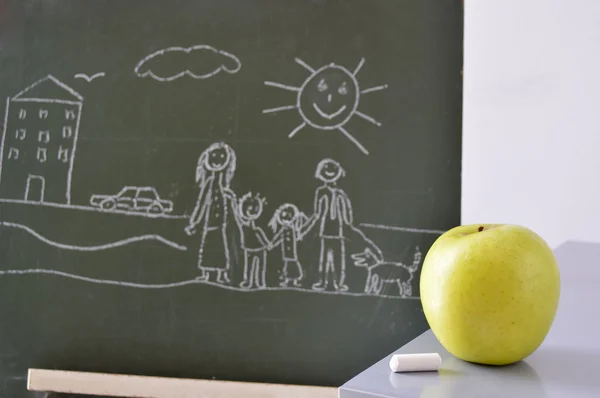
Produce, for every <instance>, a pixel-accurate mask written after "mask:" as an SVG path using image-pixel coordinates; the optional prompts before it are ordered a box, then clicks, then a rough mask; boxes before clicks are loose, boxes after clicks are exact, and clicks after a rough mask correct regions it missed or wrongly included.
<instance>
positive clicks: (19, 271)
mask: <svg viewBox="0 0 600 398" xmlns="http://www.w3.org/2000/svg"><path fill="white" fill-rule="evenodd" d="M36 274H47V275H53V276H61V277H65V278H71V279H76V280H80V281H84V282H89V283H96V284H102V285H113V286H120V287H128V288H138V289H170V288H179V287H184V286H190V285H209V286H214V287H218V288H220V289H227V290H233V291H238V292H261V291H297V292H306V293H317V292H315V291H312V290H309V289H304V288H298V287H287V288H277V287H266V288H264V289H253V290H248V289H244V288H240V287H236V286H227V285H221V284H219V283H215V282H210V281H201V280H198V279H192V280H184V281H179V282H172V283H162V284H146V283H135V282H123V281H116V280H110V279H99V278H90V277H86V276H82V275H76V274H71V273H68V272H62V271H56V270H51V269H44V268H31V269H10V270H0V276H26V275H36ZM318 293H320V294H338V293H337V292H332V291H322V292H318ZM344 295H347V296H354V297H369V296H371V297H373V295H370V294H365V293H351V292H347V293H344ZM376 297H378V298H389V299H412V300H420V298H419V297H399V296H393V295H390V296H387V295H379V296H376Z"/></svg>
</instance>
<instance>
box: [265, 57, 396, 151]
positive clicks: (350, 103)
mask: <svg viewBox="0 0 600 398" xmlns="http://www.w3.org/2000/svg"><path fill="white" fill-rule="evenodd" d="M296 63H298V64H299V65H301V66H302V67H304V68H305V69H306V70H308V71H309V72H310V75H309V76H308V78H306V80H304V83H302V85H301V86H300V87H294V86H288V85H285V84H281V83H276V82H270V81H266V82H265V85H267V86H271V87H276V88H280V89H283V90H287V91H295V92H296V93H297V94H296V104H295V105H284V106H279V107H276V108H270V109H264V110H263V113H276V112H280V111H287V110H297V111H298V113H299V115H300V117H301V118H302V123H301V124H299V125H298V126H296V127H295V128H294V129H293V130H292V132H291V133H289V134H288V137H289V138H293V137H294V136H295V135H296V134H297V133H298V132H300V131H301V130H302V129H304V128H305V127H307V126H309V127H313V128H316V129H319V130H324V131H330V130H337V131H339V132H340V133H342V135H343V136H344V137H346V138H347V139H348V140H349V141H350V142H352V143H353V144H354V145H355V146H356V147H357V148H358V149H359V150H360V151H361V152H363V153H364V154H365V155H368V154H369V151H368V150H367V148H365V147H364V146H363V145H362V144H361V143H360V141H359V140H357V139H356V137H354V136H353V135H352V134H350V133H349V132H348V131H347V130H346V128H345V126H346V124H347V123H348V122H349V121H350V119H352V117H353V116H358V117H360V118H361V119H364V120H366V121H367V122H369V123H372V124H374V125H376V126H378V127H379V126H381V123H379V122H378V121H377V120H375V119H373V118H372V117H371V116H369V115H366V114H364V113H362V112H360V111H359V110H358V103H359V100H360V97H361V95H363V94H367V93H372V92H375V91H379V90H383V89H386V88H387V85H386V84H383V85H381V86H376V87H370V88H366V89H363V90H361V89H360V88H359V84H358V80H357V78H356V75H357V74H358V72H359V71H360V70H361V68H362V66H363V64H364V63H365V60H364V58H362V59H361V60H360V62H359V63H358V65H357V66H356V68H355V69H354V71H353V72H350V71H349V70H348V69H346V68H344V67H343V66H340V65H336V64H333V63H332V64H329V65H325V66H323V67H321V68H319V69H316V70H315V69H314V68H312V67H311V66H310V65H308V64H306V63H305V62H304V61H302V60H301V59H299V58H296Z"/></svg>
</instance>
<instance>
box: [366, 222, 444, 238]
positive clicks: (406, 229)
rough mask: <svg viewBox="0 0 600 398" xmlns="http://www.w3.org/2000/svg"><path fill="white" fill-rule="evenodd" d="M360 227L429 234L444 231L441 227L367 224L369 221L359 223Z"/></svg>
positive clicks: (439, 233)
mask: <svg viewBox="0 0 600 398" xmlns="http://www.w3.org/2000/svg"><path fill="white" fill-rule="evenodd" d="M360 226H361V227H365V228H374V229H383V230H387V231H399V232H413V233H418V234H431V235H442V234H443V233H445V232H446V231H444V230H441V229H423V228H407V227H395V226H391V225H379V224H369V223H361V224H360Z"/></svg>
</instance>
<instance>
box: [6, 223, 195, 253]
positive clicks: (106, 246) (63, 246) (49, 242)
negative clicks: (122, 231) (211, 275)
mask: <svg viewBox="0 0 600 398" xmlns="http://www.w3.org/2000/svg"><path fill="white" fill-rule="evenodd" d="M0 225H2V226H4V227H8V228H16V229H20V230H23V231H25V232H27V233H29V234H30V235H32V236H34V237H35V238H37V239H39V240H40V241H42V242H44V243H46V244H47V245H50V246H54V247H57V248H59V249H65V250H74V251H81V252H94V251H100V250H106V249H114V248H117V247H120V246H125V245H129V244H131V243H136V242H142V241H146V240H156V241H158V242H160V243H163V244H164V245H167V246H169V247H171V248H173V249H176V250H180V251H186V250H187V247H185V246H182V245H179V244H177V243H175V242H173V241H170V240H168V239H165V238H163V237H162V236H160V235H140V236H132V237H131V238H127V239H123V240H119V241H116V242H111V243H106V244H103V245H95V246H75V245H67V244H64V243H59V242H55V241H53V240H50V239H48V238H46V237H45V236H43V235H41V234H40V233H38V232H37V231H35V230H33V229H32V228H29V227H28V226H26V225H22V224H18V223H12V222H7V221H0Z"/></svg>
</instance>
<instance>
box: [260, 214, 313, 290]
mask: <svg viewBox="0 0 600 398" xmlns="http://www.w3.org/2000/svg"><path fill="white" fill-rule="evenodd" d="M307 221H308V217H307V216H306V215H305V214H304V213H302V212H301V211H300V210H298V208H297V207H296V206H295V205H293V204H291V203H286V204H283V205H281V206H279V208H278V209H277V210H276V211H275V214H273V217H272V218H271V220H270V221H269V227H270V228H271V230H272V231H273V233H274V234H275V235H274V236H273V239H272V240H271V246H270V248H271V249H272V248H274V247H276V246H281V255H282V259H283V273H282V275H281V279H282V281H281V283H280V284H279V286H282V287H288V285H289V283H290V282H292V284H293V285H294V286H296V287H301V283H300V282H301V280H302V278H303V277H304V273H303V270H302V264H300V261H298V252H297V250H296V244H297V242H298V241H299V240H302V237H303V234H302V231H301V229H302V227H304V225H305V224H306V222H307Z"/></svg>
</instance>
